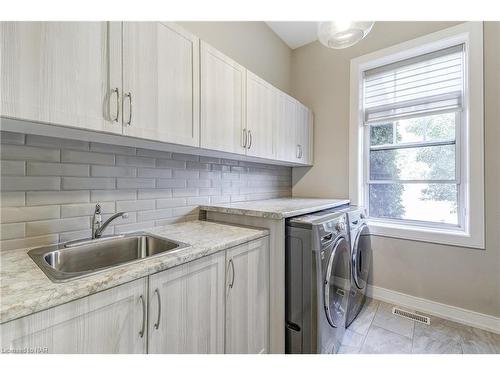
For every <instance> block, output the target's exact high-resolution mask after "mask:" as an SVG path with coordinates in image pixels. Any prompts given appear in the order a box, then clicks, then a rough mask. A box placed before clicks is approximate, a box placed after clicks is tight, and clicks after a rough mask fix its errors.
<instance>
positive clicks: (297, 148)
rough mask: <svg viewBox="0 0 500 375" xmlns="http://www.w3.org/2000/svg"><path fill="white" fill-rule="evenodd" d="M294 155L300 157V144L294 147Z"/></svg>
mask: <svg viewBox="0 0 500 375" xmlns="http://www.w3.org/2000/svg"><path fill="white" fill-rule="evenodd" d="M295 156H296V157H297V159H300V145H297V147H296V151H295Z"/></svg>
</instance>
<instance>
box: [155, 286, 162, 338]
mask: <svg viewBox="0 0 500 375" xmlns="http://www.w3.org/2000/svg"><path fill="white" fill-rule="evenodd" d="M155 294H156V296H157V298H158V318H157V319H156V323H155V324H154V327H155V329H158V328H159V327H160V317H161V298H160V292H159V291H158V288H156V289H155Z"/></svg>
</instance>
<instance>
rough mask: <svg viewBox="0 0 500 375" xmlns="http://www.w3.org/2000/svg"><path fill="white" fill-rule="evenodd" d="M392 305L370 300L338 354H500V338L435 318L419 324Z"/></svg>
mask: <svg viewBox="0 0 500 375" xmlns="http://www.w3.org/2000/svg"><path fill="white" fill-rule="evenodd" d="M392 306H393V305H390V304H387V303H385V302H380V301H377V300H373V299H368V300H367V301H366V304H365V306H364V307H363V309H362V310H361V312H360V313H359V315H358V317H357V318H356V320H355V321H354V322H353V323H352V324H351V326H350V327H349V328H348V329H347V331H346V334H345V336H344V340H343V341H342V346H341V347H340V349H339V353H343V354H353V353H360V354H376V353H379V354H412V353H413V354H462V353H464V354H495V353H496V354H500V335H497V334H494V333H491V332H487V331H483V330H480V329H477V328H472V327H469V326H465V325H462V324H458V323H454V322H451V321H449V320H445V319H441V318H437V317H434V316H430V318H431V324H430V326H428V325H426V324H422V323H416V322H413V321H411V320H408V319H405V318H401V317H398V316H396V315H393V314H392ZM424 315H427V316H429V314H424Z"/></svg>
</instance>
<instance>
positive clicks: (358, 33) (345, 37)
mask: <svg viewBox="0 0 500 375" xmlns="http://www.w3.org/2000/svg"><path fill="white" fill-rule="evenodd" d="M374 23H375V22H359V21H355V22H352V21H331V22H320V23H319V24H318V39H319V41H320V42H321V44H323V45H325V46H326V47H328V48H335V49H342V48H347V47H350V46H352V45H354V44H356V43H357V42H359V41H360V40H361V39H363V38H364V37H365V36H366V35H367V34H368V33H369V32H370V30H371V29H372V27H373V24H374Z"/></svg>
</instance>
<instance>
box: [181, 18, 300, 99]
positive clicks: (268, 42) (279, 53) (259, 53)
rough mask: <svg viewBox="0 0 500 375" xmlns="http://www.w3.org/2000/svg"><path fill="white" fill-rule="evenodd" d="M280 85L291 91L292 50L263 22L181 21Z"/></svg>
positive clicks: (244, 64)
mask: <svg viewBox="0 0 500 375" xmlns="http://www.w3.org/2000/svg"><path fill="white" fill-rule="evenodd" d="M179 24H180V25H181V26H183V27H185V28H186V29H187V30H189V31H191V32H192V33H193V34H195V35H197V36H198V37H199V38H201V39H203V40H205V41H206V42H208V43H210V44H211V45H213V46H214V47H215V48H217V49H218V50H220V51H221V52H223V53H224V54H226V55H227V56H229V57H231V58H232V59H233V60H235V61H236V62H238V63H239V64H241V65H243V66H244V67H245V68H248V69H249V70H251V71H252V72H254V73H255V74H257V75H258V76H260V77H262V78H264V79H265V80H266V81H268V82H270V83H272V84H273V85H274V86H276V87H277V88H279V89H281V90H283V91H285V92H287V93H290V88H291V75H290V71H291V62H292V50H291V49H290V48H289V47H288V46H287V45H286V44H285V43H284V42H283V41H282V40H281V39H280V38H278V36H277V35H276V34H275V33H274V32H273V31H272V30H271V29H270V28H269V27H268V26H267V25H266V24H265V23H264V22H250V21H247V22H214V21H212V22H179Z"/></svg>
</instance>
